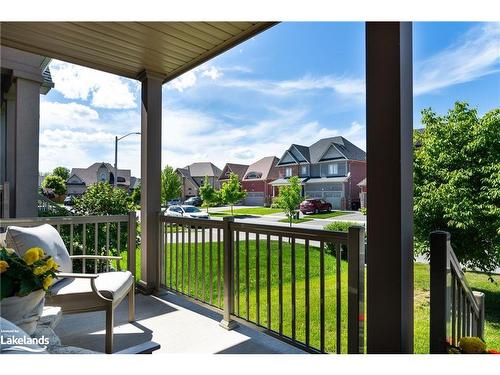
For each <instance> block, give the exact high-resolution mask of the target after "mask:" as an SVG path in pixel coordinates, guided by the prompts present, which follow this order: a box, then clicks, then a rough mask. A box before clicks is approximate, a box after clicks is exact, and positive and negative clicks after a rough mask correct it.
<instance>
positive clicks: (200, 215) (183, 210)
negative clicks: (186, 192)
mask: <svg viewBox="0 0 500 375" xmlns="http://www.w3.org/2000/svg"><path fill="white" fill-rule="evenodd" d="M165 215H167V216H176V217H192V218H195V219H210V216H209V215H208V213H206V212H203V211H201V210H200V209H199V208H198V207H195V206H191V205H186V204H183V205H182V206H179V205H175V206H170V207H169V208H167V210H166V211H165Z"/></svg>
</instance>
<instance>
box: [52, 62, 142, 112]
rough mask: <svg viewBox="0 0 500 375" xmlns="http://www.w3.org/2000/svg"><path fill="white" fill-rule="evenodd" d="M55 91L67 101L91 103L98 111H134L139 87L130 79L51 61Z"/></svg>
mask: <svg viewBox="0 0 500 375" xmlns="http://www.w3.org/2000/svg"><path fill="white" fill-rule="evenodd" d="M50 71H51V74H52V79H53V80H54V84H55V87H54V90H56V91H59V92H60V93H61V94H62V95H63V96H64V97H65V98H67V99H81V100H90V101H91V104H92V105H93V106H95V107H99V108H134V107H137V103H136V98H135V93H136V92H137V89H138V87H139V84H138V83H137V82H136V81H134V80H130V79H126V78H122V77H119V76H116V75H113V74H109V73H104V72H101V71H98V70H94V69H90V68H85V67H82V66H78V65H73V64H70V63H66V62H62V61H58V60H53V61H52V62H51V64H50Z"/></svg>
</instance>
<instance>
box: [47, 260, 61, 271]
mask: <svg viewBox="0 0 500 375" xmlns="http://www.w3.org/2000/svg"><path fill="white" fill-rule="evenodd" d="M46 266H47V269H49V270H51V269H52V270H56V269H58V268H59V264H57V263H56V262H54V259H52V257H51V258H49V260H47V264H46Z"/></svg>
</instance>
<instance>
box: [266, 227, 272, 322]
mask: <svg viewBox="0 0 500 375" xmlns="http://www.w3.org/2000/svg"><path fill="white" fill-rule="evenodd" d="M266 276H267V283H266V291H267V301H266V302H267V329H269V330H270V329H271V238H270V236H269V234H268V235H267V241H266Z"/></svg>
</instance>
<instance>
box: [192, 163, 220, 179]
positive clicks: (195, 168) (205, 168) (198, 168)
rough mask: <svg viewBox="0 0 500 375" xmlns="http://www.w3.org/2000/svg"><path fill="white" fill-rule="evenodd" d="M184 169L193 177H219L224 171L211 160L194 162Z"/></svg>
mask: <svg viewBox="0 0 500 375" xmlns="http://www.w3.org/2000/svg"><path fill="white" fill-rule="evenodd" d="M182 169H184V170H187V173H188V174H189V176H192V177H205V176H208V177H219V176H220V175H221V173H222V171H221V170H220V169H219V168H217V166H216V165H214V164H213V163H211V162H209V161H207V162H199V163H193V164H191V165H188V166H187V167H184V168H182Z"/></svg>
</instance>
